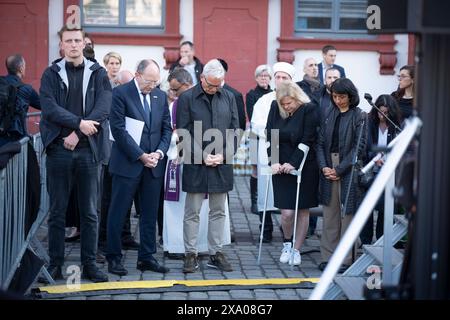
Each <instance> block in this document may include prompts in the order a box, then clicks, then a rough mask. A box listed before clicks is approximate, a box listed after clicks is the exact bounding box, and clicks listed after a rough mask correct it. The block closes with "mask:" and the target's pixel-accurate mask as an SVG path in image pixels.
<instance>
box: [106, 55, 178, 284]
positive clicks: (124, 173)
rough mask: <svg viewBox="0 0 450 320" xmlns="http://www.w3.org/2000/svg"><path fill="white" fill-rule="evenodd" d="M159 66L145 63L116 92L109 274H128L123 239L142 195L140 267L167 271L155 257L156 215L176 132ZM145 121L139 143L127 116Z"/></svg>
mask: <svg viewBox="0 0 450 320" xmlns="http://www.w3.org/2000/svg"><path fill="white" fill-rule="evenodd" d="M159 80H160V70H159V66H158V64H157V63H156V62H155V61H153V60H151V59H150V60H142V61H140V62H139V64H138V67H137V70H136V73H135V78H134V80H133V81H130V82H128V83H126V84H124V85H122V86H119V87H117V88H116V89H115V90H114V93H113V102H112V106H111V114H110V124H111V133H112V135H113V137H114V139H115V142H114V144H113V146H112V150H111V158H110V163H109V171H110V173H111V175H112V179H113V182H112V196H111V198H112V200H111V205H110V210H109V215H108V231H107V255H106V258H107V260H108V271H109V272H111V273H114V274H117V275H121V276H123V275H126V274H127V273H128V272H127V270H126V269H125V268H124V267H123V265H122V263H121V258H122V253H121V241H120V235H121V232H122V228H123V223H124V221H125V217H126V214H127V210H128V208H129V207H130V205H131V202H132V200H133V197H134V194H135V193H136V192H138V194H139V202H140V208H141V216H140V220H139V234H140V248H139V251H138V261H137V269H139V270H141V271H145V270H152V271H155V272H161V273H166V272H168V271H169V269H168V268H166V267H164V266H162V265H160V264H159V263H158V262H157V261H156V259H155V258H154V257H153V254H154V253H155V252H156V234H155V232H156V217H157V212H158V205H159V198H160V192H161V187H162V183H163V176H164V170H165V167H166V158H165V153H166V152H167V150H168V149H169V144H170V138H171V135H172V128H171V126H170V114H169V108H168V105H167V97H166V94H165V93H164V92H163V91H161V90H160V89H159V88H157V84H158V83H159ZM126 117H128V118H132V119H136V120H139V121H142V122H144V127H143V129H142V136H141V139H140V142H139V144H138V143H136V142H135V141H134V140H133V138H132V137H131V135H130V134H129V133H128V132H129V131H130V128H127V126H126V120H125V118H126Z"/></svg>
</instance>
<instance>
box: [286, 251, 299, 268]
mask: <svg viewBox="0 0 450 320" xmlns="http://www.w3.org/2000/svg"><path fill="white" fill-rule="evenodd" d="M292 255H293V257H292V260H291V257H289V264H290V265H294V266H299V265H300V264H301V263H302V256H301V255H300V251H298V250H297V249H294V251H293V253H292Z"/></svg>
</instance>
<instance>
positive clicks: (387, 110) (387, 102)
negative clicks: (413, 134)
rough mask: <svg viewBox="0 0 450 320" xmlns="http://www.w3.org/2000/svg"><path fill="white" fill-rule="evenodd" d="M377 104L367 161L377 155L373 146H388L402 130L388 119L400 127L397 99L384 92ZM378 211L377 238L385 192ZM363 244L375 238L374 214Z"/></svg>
mask: <svg viewBox="0 0 450 320" xmlns="http://www.w3.org/2000/svg"><path fill="white" fill-rule="evenodd" d="M375 106H377V107H378V109H380V111H381V112H379V111H378V110H377V109H375V108H372V110H371V111H370V113H369V117H368V118H369V119H368V120H369V123H368V124H369V132H368V139H367V155H368V156H367V158H366V159H367V161H370V160H371V159H372V158H373V157H375V156H376V155H377V153H376V152H373V151H371V150H372V147H373V146H379V147H384V146H387V145H388V144H389V143H390V142H391V141H392V140H393V139H394V138H395V137H396V136H397V135H398V134H399V133H400V132H398V130H397V129H396V128H395V126H394V125H393V124H392V123H391V122H390V121H389V120H387V118H386V117H388V118H389V119H390V120H391V121H392V122H394V124H395V125H396V126H397V127H400V119H401V112H400V108H399V107H398V104H397V101H396V100H395V99H394V98H393V97H392V96H390V95H388V94H383V95H381V96H379V97H378V99H377V100H376V101H375ZM380 156H381V158H380V159H379V160H377V161H376V162H375V165H374V167H373V173H374V174H375V175H376V174H378V172H379V171H380V170H381V167H382V166H383V164H384V161H385V156H384V154H380ZM375 210H377V211H378V218H377V221H376V224H377V225H376V238H377V239H379V238H380V237H381V236H382V235H383V221H384V194H383V195H381V197H380V200H378V203H377V204H376V206H375ZM360 238H361V242H362V244H371V243H372V239H373V214H372V215H371V216H370V217H369V220H367V223H366V225H365V226H364V228H363V230H362V231H361V236H360Z"/></svg>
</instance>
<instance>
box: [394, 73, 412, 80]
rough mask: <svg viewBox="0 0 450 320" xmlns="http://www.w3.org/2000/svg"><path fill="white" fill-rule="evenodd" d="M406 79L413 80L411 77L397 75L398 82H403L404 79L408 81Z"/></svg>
mask: <svg viewBox="0 0 450 320" xmlns="http://www.w3.org/2000/svg"><path fill="white" fill-rule="evenodd" d="M406 78H411V76H407V75H404V74H399V75H397V79H398V80H402V79H406Z"/></svg>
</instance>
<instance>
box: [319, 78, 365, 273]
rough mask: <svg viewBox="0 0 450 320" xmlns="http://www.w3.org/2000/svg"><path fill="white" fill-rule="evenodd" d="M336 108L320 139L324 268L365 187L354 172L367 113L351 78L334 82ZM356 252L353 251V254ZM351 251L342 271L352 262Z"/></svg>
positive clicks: (361, 150) (330, 112) (360, 154)
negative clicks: (362, 107)
mask: <svg viewBox="0 0 450 320" xmlns="http://www.w3.org/2000/svg"><path fill="white" fill-rule="evenodd" d="M330 91H331V97H332V108H330V109H329V110H328V111H327V113H326V114H325V117H324V118H323V120H322V123H321V127H320V131H319V139H318V143H317V161H318V164H319V169H320V186H319V188H320V203H321V204H322V205H323V229H322V236H321V239H320V240H321V241H320V252H321V255H322V263H320V264H319V269H320V270H322V271H323V270H324V269H325V267H326V265H327V262H328V260H329V259H330V257H331V255H332V254H333V252H334V250H335V249H336V247H337V245H338V244H339V241H340V240H341V238H342V236H343V235H344V233H345V231H346V230H347V227H348V226H349V225H350V222H351V220H352V218H353V215H354V214H355V212H356V210H357V209H358V206H359V203H360V201H361V198H362V194H363V190H362V188H361V187H360V186H359V185H358V182H357V174H354V173H353V170H354V167H355V164H356V163H355V162H356V161H355V160H357V159H362V158H363V156H364V153H365V147H366V140H367V121H366V119H367V114H366V113H365V112H364V111H362V110H361V109H360V108H358V107H357V106H358V104H359V96H358V90H357V89H356V87H355V85H354V84H353V82H352V81H351V80H350V79H347V78H342V79H337V80H336V81H335V82H334V83H333V84H332V86H331V90H330ZM354 254H355V253H354V252H353V255H354ZM352 260H353V259H352V253H349V254H348V255H347V257H346V259H345V260H344V264H343V266H342V267H341V269H340V270H339V272H344V271H345V269H346V268H347V267H348V266H349V265H350V264H351V262H352Z"/></svg>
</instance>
